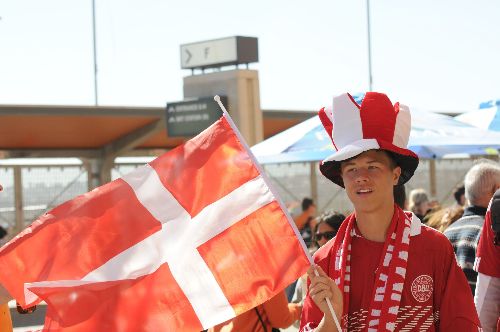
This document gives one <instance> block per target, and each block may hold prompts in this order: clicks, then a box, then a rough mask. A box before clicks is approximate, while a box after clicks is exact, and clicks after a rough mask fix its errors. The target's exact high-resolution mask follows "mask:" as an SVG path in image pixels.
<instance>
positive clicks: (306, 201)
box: [302, 197, 314, 211]
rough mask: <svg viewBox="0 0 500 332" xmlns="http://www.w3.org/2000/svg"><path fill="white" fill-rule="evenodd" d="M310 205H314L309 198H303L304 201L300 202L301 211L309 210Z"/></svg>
mask: <svg viewBox="0 0 500 332" xmlns="http://www.w3.org/2000/svg"><path fill="white" fill-rule="evenodd" d="M311 205H314V201H313V199H312V198H309V197H304V199H303V200H302V211H305V210H307V209H309V207H310V206H311Z"/></svg>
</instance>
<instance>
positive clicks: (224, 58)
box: [181, 36, 259, 69]
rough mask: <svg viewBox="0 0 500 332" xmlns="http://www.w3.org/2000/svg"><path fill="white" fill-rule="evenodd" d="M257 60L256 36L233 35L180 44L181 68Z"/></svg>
mask: <svg viewBox="0 0 500 332" xmlns="http://www.w3.org/2000/svg"><path fill="white" fill-rule="evenodd" d="M257 61H259V51H258V46H257V38H255V37H242V36H234V37H228V38H221V39H214V40H208V41H202V42H197V43H190V44H184V45H181V68H182V69H194V68H211V67H221V66H226V65H236V64H248V63H252V62H257Z"/></svg>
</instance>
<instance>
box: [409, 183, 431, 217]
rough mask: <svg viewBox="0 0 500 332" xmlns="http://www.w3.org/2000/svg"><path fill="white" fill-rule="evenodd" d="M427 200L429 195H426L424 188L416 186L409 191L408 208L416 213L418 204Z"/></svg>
mask: <svg viewBox="0 0 500 332" xmlns="http://www.w3.org/2000/svg"><path fill="white" fill-rule="evenodd" d="M428 201H429V197H428V196H427V192H426V191H425V189H422V188H418V189H413V190H412V191H410V195H409V198H408V208H409V209H410V211H412V212H413V213H416V212H417V210H418V208H419V207H420V205H422V204H423V203H425V202H428Z"/></svg>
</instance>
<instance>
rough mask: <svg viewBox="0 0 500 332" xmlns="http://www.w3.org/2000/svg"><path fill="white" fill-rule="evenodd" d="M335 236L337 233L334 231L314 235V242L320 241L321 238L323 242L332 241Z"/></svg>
mask: <svg viewBox="0 0 500 332" xmlns="http://www.w3.org/2000/svg"><path fill="white" fill-rule="evenodd" d="M335 234H337V232H335V231H332V232H323V233H316V240H317V241H320V240H321V239H322V238H323V237H324V238H325V240H331V239H333V237H334V236H335Z"/></svg>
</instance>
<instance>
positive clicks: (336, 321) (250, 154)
mask: <svg viewBox="0 0 500 332" xmlns="http://www.w3.org/2000/svg"><path fill="white" fill-rule="evenodd" d="M214 100H215V101H216V102H217V104H219V107H220V108H221V110H222V113H223V115H224V118H226V120H227V122H228V123H229V125H230V126H231V128H232V129H233V131H234V132H235V133H236V136H237V137H238V139H239V140H240V143H241V144H242V145H243V147H244V148H245V150H246V151H247V152H248V155H249V156H250V158H251V159H252V161H253V163H254V165H255V166H256V167H257V169H258V170H259V173H260V174H261V176H262V178H263V179H264V181H265V182H266V183H267V185H268V186H269V189H270V190H271V192H272V194H273V196H274V197H275V198H276V201H277V202H278V204H279V205H280V206H281V209H282V210H283V211H284V212H285V215H286V217H287V219H288V223H289V224H290V226H292V229H293V230H294V232H295V235H296V236H297V238H298V239H299V243H300V244H301V245H302V249H303V250H304V252H305V254H306V256H307V258H308V259H309V264H311V266H312V265H314V262H313V259H312V257H311V254H310V253H309V250H307V246H306V244H305V243H304V240H303V239H302V236H301V235H300V233H299V230H298V229H297V226H296V225H295V222H294V221H293V219H292V217H291V216H290V213H289V212H288V209H287V208H286V206H285V204H284V203H283V201H282V200H281V197H280V196H278V195H277V191H276V190H275V189H274V186H273V184H272V183H271V181H270V180H269V178H268V177H267V175H266V173H265V172H264V169H263V168H262V166H261V165H260V164H259V162H258V161H257V158H255V156H254V155H253V153H252V150H250V147H249V146H248V144H247V142H246V141H245V139H244V138H243V136H242V135H241V133H240V131H239V130H238V127H236V124H235V123H234V122H233V119H231V116H230V115H229V113H228V111H227V110H226V107H224V104H222V101H221V100H220V97H219V96H218V95H215V96H214ZM314 274H315V275H316V276H317V277H319V272H318V271H317V270H316V268H314ZM326 303H327V305H328V309H330V313H331V314H332V317H333V320H334V321H335V325H336V327H337V330H338V331H339V332H341V331H342V328H341V327H340V324H339V321H338V319H337V315H335V311H334V310H333V306H332V302H331V301H330V299H329V298H326Z"/></svg>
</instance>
